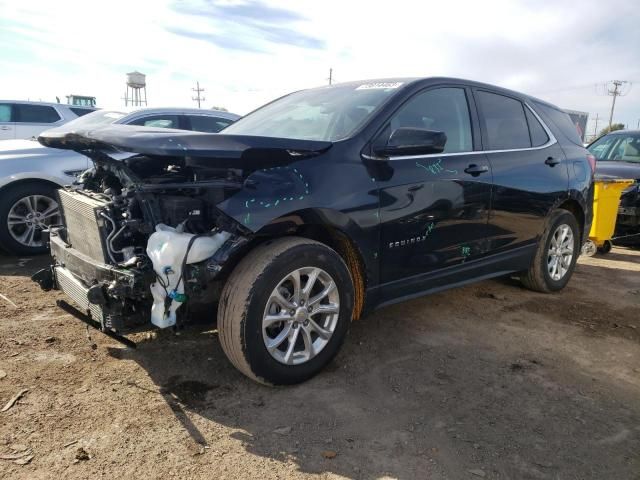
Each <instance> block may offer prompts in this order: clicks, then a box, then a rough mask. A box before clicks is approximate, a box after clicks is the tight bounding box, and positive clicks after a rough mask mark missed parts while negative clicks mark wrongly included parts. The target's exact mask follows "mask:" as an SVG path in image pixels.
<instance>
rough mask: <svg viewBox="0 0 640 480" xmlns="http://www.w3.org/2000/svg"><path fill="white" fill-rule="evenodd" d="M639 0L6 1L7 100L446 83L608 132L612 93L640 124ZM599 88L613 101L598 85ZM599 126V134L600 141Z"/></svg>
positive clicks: (624, 117) (1, 69)
mask: <svg viewBox="0 0 640 480" xmlns="http://www.w3.org/2000/svg"><path fill="white" fill-rule="evenodd" d="M638 7H639V5H638V2H637V0H626V1H624V0H607V1H604V0H598V1H592V0H581V1H575V2H572V1H566V0H565V1H563V0H522V1H515V0H513V1H491V0H484V1H478V0H475V1H455V0H448V1H445V2H430V1H406V0H394V1H391V2H373V1H367V2H364V1H362V2H360V1H358V2H356V1H351V2H349V1H346V0H339V1H338V0H322V1H318V0H297V1H288V0H277V1H275V0H269V1H264V2H263V1H258V0H233V1H231V0H203V1H196V0H184V1H169V0H153V1H142V0H139V1H138V0H128V1H119V0H109V1H92V0H83V1H64V0H60V1H51V0H46V1H35V0H34V1H31V0H19V1H16V0H13V1H11V0H7V1H5V0H0V45H1V48H0V98H4V99H31V100H40V99H42V100H46V101H55V97H56V96H58V97H60V98H61V99H62V100H63V101H64V96H65V95H67V94H69V93H78V94H88V95H94V96H96V97H97V99H98V105H99V106H102V107H119V106H121V105H123V101H122V99H121V98H122V97H123V95H124V90H125V73H127V72H129V71H132V70H139V71H141V72H143V73H145V74H147V92H148V98H149V105H150V106H195V103H194V102H193V101H192V100H191V97H192V95H193V93H194V92H192V91H191V88H192V87H194V86H195V82H196V80H199V81H200V85H201V86H202V87H204V88H205V93H204V96H205V98H206V100H205V102H204V106H206V107H211V106H212V105H219V106H224V107H226V108H228V109H229V110H230V111H233V112H236V113H240V114H245V113H247V112H249V111H250V110H252V109H254V108H256V107H258V106H260V105H261V104H263V103H265V102H267V101H269V100H271V99H273V98H275V97H277V96H280V95H282V94H285V93H287V92H289V91H292V90H298V89H302V88H308V87H313V86H317V85H321V84H324V83H326V82H327V80H326V79H327V77H328V74H329V68H330V67H333V71H334V77H335V79H336V80H337V81H338V82H340V81H350V80H358V79H367V78H379V77H395V76H432V75H446V76H455V77H463V78H469V79H473V80H480V81H485V82H488V83H493V84H497V85H501V86H505V87H508V88H513V89H515V90H519V91H522V92H525V93H529V94H532V95H535V96H538V97H540V98H542V99H545V100H548V101H550V102H552V103H555V104H557V105H559V106H561V107H563V108H569V109H574V110H582V111H588V112H590V114H591V118H593V117H595V115H596V113H597V114H599V116H600V118H601V119H602V118H605V119H604V120H601V123H600V125H601V126H604V124H605V123H606V121H608V116H609V108H610V105H611V97H608V96H606V95H605V92H604V88H602V84H603V83H604V82H607V81H608V80H613V79H620V80H629V81H631V82H633V84H632V85H630V87H631V88H630V90H629V85H628V86H627V90H629V93H628V94H627V96H625V97H619V98H618V101H617V106H616V113H615V115H614V121H619V122H622V123H625V124H627V126H629V127H633V128H636V126H637V124H638V121H639V120H640V8H638ZM598 84H600V85H601V86H600V88H597V85H598ZM592 129H593V123H592V122H590V130H589V131H588V133H592Z"/></svg>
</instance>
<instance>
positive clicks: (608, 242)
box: [598, 240, 613, 255]
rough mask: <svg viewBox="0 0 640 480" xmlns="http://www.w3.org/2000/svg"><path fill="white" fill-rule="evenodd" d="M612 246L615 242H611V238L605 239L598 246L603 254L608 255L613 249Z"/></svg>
mask: <svg viewBox="0 0 640 480" xmlns="http://www.w3.org/2000/svg"><path fill="white" fill-rule="evenodd" d="M612 248H613V243H611V240H605V241H604V243H603V244H602V246H601V247H600V248H598V252H599V253H601V254H603V255H606V254H607V253H609V252H610V251H611V249H612Z"/></svg>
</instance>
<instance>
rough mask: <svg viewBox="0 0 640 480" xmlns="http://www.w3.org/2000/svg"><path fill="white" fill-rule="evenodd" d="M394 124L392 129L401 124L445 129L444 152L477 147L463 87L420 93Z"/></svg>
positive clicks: (406, 106)
mask: <svg viewBox="0 0 640 480" xmlns="http://www.w3.org/2000/svg"><path fill="white" fill-rule="evenodd" d="M390 125H391V132H393V131H394V130H395V129H397V128H400V127H414V128H424V129H427V130H436V131H440V132H444V133H445V134H446V135H447V143H446V145H445V148H444V152H443V153H457V152H469V151H471V150H473V138H472V136H471V119H470V116H469V105H468V103H467V95H466V93H465V91H464V89H463V88H449V87H446V88H436V89H433V90H427V91H426V92H422V93H418V94H417V95H415V96H414V97H413V98H411V99H410V100H409V101H408V102H407V103H405V104H404V105H403V106H402V107H401V108H400V110H399V111H398V112H396V114H395V115H394V116H393V118H392V119H391V122H390Z"/></svg>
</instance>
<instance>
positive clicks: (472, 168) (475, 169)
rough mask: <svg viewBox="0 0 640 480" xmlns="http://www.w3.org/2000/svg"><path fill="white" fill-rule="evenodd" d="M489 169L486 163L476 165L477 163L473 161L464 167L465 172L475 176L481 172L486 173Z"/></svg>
mask: <svg viewBox="0 0 640 480" xmlns="http://www.w3.org/2000/svg"><path fill="white" fill-rule="evenodd" d="M488 171H489V167H487V166H486V165H476V164H475V163H472V164H471V165H469V166H468V167H467V168H465V169H464V173H468V174H470V175H473V176H474V177H477V176H478V175H480V174H481V173H486V172H488Z"/></svg>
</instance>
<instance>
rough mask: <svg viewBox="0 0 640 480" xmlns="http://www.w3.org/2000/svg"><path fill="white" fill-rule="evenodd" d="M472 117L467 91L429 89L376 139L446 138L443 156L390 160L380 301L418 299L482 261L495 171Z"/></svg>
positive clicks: (383, 194)
mask: <svg viewBox="0 0 640 480" xmlns="http://www.w3.org/2000/svg"><path fill="white" fill-rule="evenodd" d="M475 115H476V114H475V106H474V104H473V100H472V98H471V91H470V90H469V89H468V88H465V87H461V86H459V85H457V86H438V87H433V88H429V89H426V90H423V91H421V92H418V93H416V94H415V95H414V96H413V97H411V98H410V99H409V100H408V101H407V102H405V103H404V104H403V105H402V106H401V107H400V108H399V110H397V111H396V113H394V114H393V116H392V117H391V118H390V120H389V123H388V125H387V126H386V127H385V128H384V130H383V133H382V134H381V138H379V139H377V140H376V142H380V141H385V140H386V139H387V138H388V137H389V135H390V134H391V132H393V131H394V130H395V129H397V128H400V127H414V128H421V129H428V130H435V131H441V132H444V133H445V134H446V136H447V140H446V144H445V149H444V151H443V152H442V153H441V154H428V155H415V156H403V157H389V158H388V159H387V170H388V172H389V173H388V175H387V176H388V177H389V178H385V179H384V180H380V181H379V185H380V222H381V262H380V268H381V280H382V283H383V284H387V287H386V288H385V289H383V297H388V298H395V297H399V296H406V295H409V294H411V293H414V292H418V291H420V290H422V289H424V286H425V281H426V279H427V277H429V275H430V274H431V273H433V272H435V271H438V270H442V269H447V268H448V267H453V266H456V265H460V264H462V263H463V262H470V261H472V260H475V259H477V258H480V257H481V256H483V255H484V254H485V252H486V244H485V243H486V237H487V223H488V218H489V207H490V199H491V171H490V167H489V164H488V162H487V160H486V157H485V155H484V154H483V153H482V152H481V151H478V150H479V149H480V144H479V142H477V141H476V142H474V131H475V132H477V117H476V116H475ZM476 136H477V135H476ZM474 146H475V148H474ZM383 301H384V299H383Z"/></svg>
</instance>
